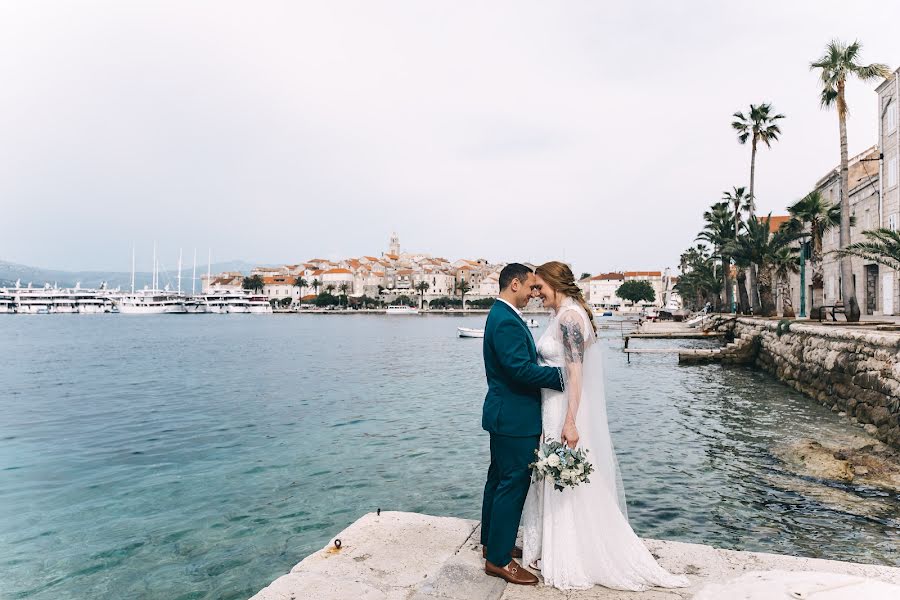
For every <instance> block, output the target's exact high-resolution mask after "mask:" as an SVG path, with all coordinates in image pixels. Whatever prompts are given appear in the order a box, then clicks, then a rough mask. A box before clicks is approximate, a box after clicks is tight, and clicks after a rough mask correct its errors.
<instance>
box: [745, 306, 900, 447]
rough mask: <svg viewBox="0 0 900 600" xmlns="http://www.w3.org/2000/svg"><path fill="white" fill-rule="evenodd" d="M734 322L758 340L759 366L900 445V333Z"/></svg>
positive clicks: (766, 321) (797, 323)
mask: <svg viewBox="0 0 900 600" xmlns="http://www.w3.org/2000/svg"><path fill="white" fill-rule="evenodd" d="M732 326H733V327H734V333H735V335H736V336H738V337H739V338H741V339H751V338H757V339H758V341H759V352H758V354H757V357H756V364H757V365H758V366H759V367H761V368H762V369H764V370H766V371H768V372H770V373H772V374H773V375H775V376H776V377H778V379H780V380H781V381H783V382H784V383H786V384H787V385H789V386H791V387H792V388H794V389H796V390H798V391H800V392H803V393H804V394H806V395H808V396H810V397H812V398H814V399H816V400H817V401H819V402H821V403H822V404H824V405H826V406H828V407H829V408H831V409H832V410H834V411H835V412H841V413H846V415H847V417H848V418H850V419H851V420H852V421H853V422H857V423H860V424H862V425H863V426H864V427H865V429H866V431H867V432H868V433H870V434H871V435H872V436H874V437H876V438H878V439H879V440H881V441H883V442H885V443H886V444H889V445H891V446H893V447H894V448H900V332H897V331H879V330H878V329H876V328H875V327H871V326H870V327H865V326H848V325H844V326H840V325H823V324H818V323H810V322H806V321H787V320H783V321H778V320H773V319H759V318H749V317H741V318H738V319H737V320H736V322H735V323H734V324H733V325H732Z"/></svg>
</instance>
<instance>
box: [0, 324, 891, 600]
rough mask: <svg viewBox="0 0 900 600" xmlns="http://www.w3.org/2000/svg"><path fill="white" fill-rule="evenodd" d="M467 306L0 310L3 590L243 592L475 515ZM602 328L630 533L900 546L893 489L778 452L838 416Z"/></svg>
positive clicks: (874, 551) (480, 462)
mask: <svg viewBox="0 0 900 600" xmlns="http://www.w3.org/2000/svg"><path fill="white" fill-rule="evenodd" d="M483 321H484V317H483V316H478V317H475V316H473V317H439V316H431V317H382V316H368V315H358V316H343V317H339V316H314V315H304V316H281V315H271V316H263V315H230V316H223V315H190V316H176V315H160V316H145V317H141V316H125V315H97V316H79V315H46V316H4V317H2V318H0V356H2V357H3V360H2V361H0V598H37V599H46V600H50V599H53V600H62V599H69V598H101V599H103V598H110V599H111V598H126V597H130V598H138V597H139V598H166V599H189V598H210V599H212V598H216V599H218V598H246V597H248V596H250V595H252V594H253V593H255V592H256V591H257V590H258V589H260V588H262V587H264V586H265V585H267V584H268V583H269V582H270V581H271V580H272V579H274V578H276V577H277V576H279V575H281V574H283V573H285V572H287V571H288V570H289V569H290V567H291V566H293V565H294V564H295V563H296V562H298V561H299V560H300V559H301V558H303V556H305V555H306V554H308V553H310V552H312V551H314V550H316V549H318V548H320V547H321V546H323V545H324V544H325V543H327V541H328V540H329V539H330V537H331V536H332V535H333V534H334V533H336V532H337V531H339V530H340V529H342V528H344V527H345V526H347V525H348V524H350V523H351V522H352V521H354V520H355V519H357V518H358V517H360V516H361V515H362V514H364V513H366V512H369V511H373V510H375V509H376V508H382V509H386V510H405V511H418V512H424V513H429V514H436V515H453V516H459V517H466V518H478V517H479V511H480V502H481V487H482V485H483V481H484V475H485V471H486V468H487V460H488V444H487V441H488V440H487V434H485V433H484V432H483V431H482V430H481V429H480V413H481V402H482V398H483V394H484V391H485V387H486V386H485V382H484V374H483V367H482V363H481V343H480V340H461V339H458V338H456V337H455V328H456V327H457V326H476V327H477V326H480V324H482V323H483ZM539 333H540V332H539V331H538V332H537V334H539ZM603 343H604V347H605V350H606V353H607V356H606V358H607V380H608V395H609V415H610V421H611V427H612V428H613V431H612V434H613V438H614V441H615V442H616V444H617V450H618V453H619V460H620V464H621V467H622V471H623V475H624V478H625V485H626V491H627V493H628V502H629V516H630V517H631V519H632V524H633V526H634V527H635V529H636V530H637V532H638V533H639V534H641V535H643V536H651V537H661V538H667V539H676V540H683V541H690V542H703V543H709V544H713V545H717V546H721V547H726V548H735V549H746V550H762V551H771V552H779V553H792V554H800V555H806V556H815V557H828V558H835V559H841V560H857V561H864V562H874V563H881V564H891V565H900V550H898V547H897V546H898V544H897V541H898V539H900V498H896V497H891V496H889V495H886V494H883V493H879V492H877V491H874V490H864V489H852V488H843V489H836V490H835V493H836V494H839V495H840V497H844V498H850V499H851V500H852V502H853V503H856V504H857V505H859V506H863V507H866V510H848V509H847V507H846V504H841V503H840V502H838V503H835V502H834V501H833V499H832V498H830V497H828V496H823V495H822V494H820V493H810V492H809V489H810V486H814V485H817V484H816V483H815V482H809V481H806V480H804V479H802V478H800V477H796V476H794V475H791V474H788V473H786V472H785V471H784V470H783V469H782V468H781V467H780V465H779V463H778V461H777V460H776V459H775V458H774V457H773V456H772V454H771V449H772V447H773V445H776V444H780V443H783V442H784V441H785V440H789V439H792V438H796V437H802V436H809V435H812V436H823V435H824V436H826V437H828V436H830V435H832V434H834V435H840V434H842V433H846V431H847V429H848V427H850V426H849V425H847V424H846V422H845V421H844V420H843V419H841V418H839V417H837V416H835V415H833V414H832V413H831V412H830V411H828V410H826V409H825V408H823V407H820V406H818V405H816V404H814V403H813V402H811V401H809V400H807V399H805V398H804V397H802V396H800V395H799V394H796V393H794V392H793V391H791V390H789V389H788V388H786V387H785V386H782V385H780V384H778V383H777V382H775V381H774V380H773V379H771V378H770V377H768V376H766V375H764V374H762V373H759V372H756V371H754V370H750V369H741V368H731V369H723V368H722V367H720V366H716V365H712V366H699V367H679V366H678V365H677V359H676V357H675V356H674V355H642V356H638V357H635V358H633V359H632V361H631V363H630V364H629V363H627V362H626V360H625V357H624V355H623V354H622V353H621V346H622V343H621V340H620V339H619V337H618V335H617V334H614V333H613V332H608V333H607V335H606V339H605V340H604V341H603ZM643 343H646V342H643ZM675 343H681V344H684V345H687V343H686V342H675ZM659 345H662V343H659V344H653V346H659ZM819 487H821V486H819Z"/></svg>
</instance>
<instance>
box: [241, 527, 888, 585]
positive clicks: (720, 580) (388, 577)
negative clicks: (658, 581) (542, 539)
mask: <svg viewBox="0 0 900 600" xmlns="http://www.w3.org/2000/svg"><path fill="white" fill-rule="evenodd" d="M479 533H480V531H479V523H478V521H470V520H466V519H457V518H451V517H432V516H427V515H422V514H417V513H404V512H382V513H381V514H376V513H369V514H367V515H365V516H363V517H362V518H361V519H359V520H358V521H356V522H355V523H353V524H352V525H350V527H348V528H346V529H345V530H343V531H342V532H340V533H339V534H337V535H336V536H335V537H334V538H333V539H332V541H331V542H330V543H329V544H328V545H326V546H325V547H324V548H323V549H321V550H319V551H318V552H315V553H313V554H311V555H310V556H308V557H306V558H305V559H304V560H303V561H301V562H300V563H299V564H297V565H296V566H295V567H294V568H293V569H292V570H291V572H290V573H288V574H286V575H284V576H282V577H280V578H278V579H276V580H275V581H274V582H273V583H272V584H271V585H269V586H268V587H266V588H265V589H263V590H261V591H260V592H259V593H258V594H256V595H255V596H253V598H252V600H303V599H313V598H315V599H317V600H344V599H346V598H354V599H359V600H432V599H433V600H498V599H499V600H564V599H571V600H679V599H684V600H687V599H688V598H697V599H698V600H700V599H702V600H712V599H716V600H726V599H728V600H730V599H733V598H745V599H749V600H755V599H757V598H759V599H760V600H761V599H763V598H766V599H768V598H772V599H776V598H782V597H783V598H790V597H792V596H790V595H788V594H789V593H790V592H799V591H805V592H807V593H808V592H810V591H816V590H822V591H821V592H820V593H819V594H816V595H813V596H793V597H808V598H814V599H815V600H838V599H848V598H853V599H855V600H863V599H864V598H865V599H866V600H888V599H889V598H897V597H898V596H897V595H896V594H898V593H900V568H893V567H881V566H875V565H864V564H858V563H849V562H838V561H832V560H821V559H812V558H799V557H793V556H780V555H776V554H765V553H758V552H735V551H731V550H718V549H715V548H712V547H711V546H705V545H700V544H686V543H681V542H664V541H658V540H645V543H646V544H647V546H648V547H649V548H650V550H651V552H653V554H654V555H655V556H656V557H657V559H658V560H659V562H660V563H661V564H662V565H663V566H664V567H665V568H666V569H668V570H669V571H671V572H675V573H684V574H686V575H687V576H688V578H689V579H690V582H691V586H690V587H688V588H682V589H674V590H663V589H652V590H648V591H646V592H622V591H616V590H610V589H607V588H602V587H594V588H592V589H590V590H583V591H569V592H562V591H559V590H557V589H555V588H548V587H544V586H543V585H538V586H537V587H523V586H514V585H507V584H506V583H505V582H504V581H502V580H500V579H497V578H494V577H488V576H487V575H485V574H484V570H483V567H484V561H483V559H482V558H481V545H480V544H479V542H478V540H479ZM337 540H339V547H338V542H337ZM767 579H768V580H772V582H771V583H767V584H766V586H767V588H768V590H769V591H768V592H762V593H763V594H767V595H747V594H748V591H749V589H750V586H752V585H760V582H762V581H763V580H767ZM838 586H840V587H838ZM825 587H829V588H835V589H834V590H833V591H832V592H830V593H828V592H825V590H824V589H823V588H825ZM776 590H777V591H776ZM778 591H780V592H781V593H778Z"/></svg>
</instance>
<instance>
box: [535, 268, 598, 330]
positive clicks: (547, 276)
mask: <svg viewBox="0 0 900 600" xmlns="http://www.w3.org/2000/svg"><path fill="white" fill-rule="evenodd" d="M534 274H535V275H538V276H539V277H540V278H541V279H543V280H544V281H546V282H547V283H548V284H550V287H552V288H553V291H554V292H556V293H557V294H562V295H563V296H568V297H569V298H572V299H573V300H575V301H576V302H577V303H578V304H580V305H581V308H583V309H584V312H586V313H587V316H588V319H590V321H591V327H592V328H593V329H594V335H596V334H597V325H596V323H594V311H592V310H591V307H590V306H589V305H588V303H587V300H585V299H584V293H583V292H582V291H581V288H580V287H578V284H577V283H575V275H574V274H573V273H572V269H570V268H569V265H567V264H566V263H562V262H559V261H558V260H551V261H550V262H546V263H544V264H542V265H541V266H539V267H538V268H537V269H535V270H534Z"/></svg>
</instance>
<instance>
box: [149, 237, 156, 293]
mask: <svg viewBox="0 0 900 600" xmlns="http://www.w3.org/2000/svg"><path fill="white" fill-rule="evenodd" d="M150 284H151V286H152V287H153V289H154V290H155V289H156V242H153V274H152V275H151V276H150Z"/></svg>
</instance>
